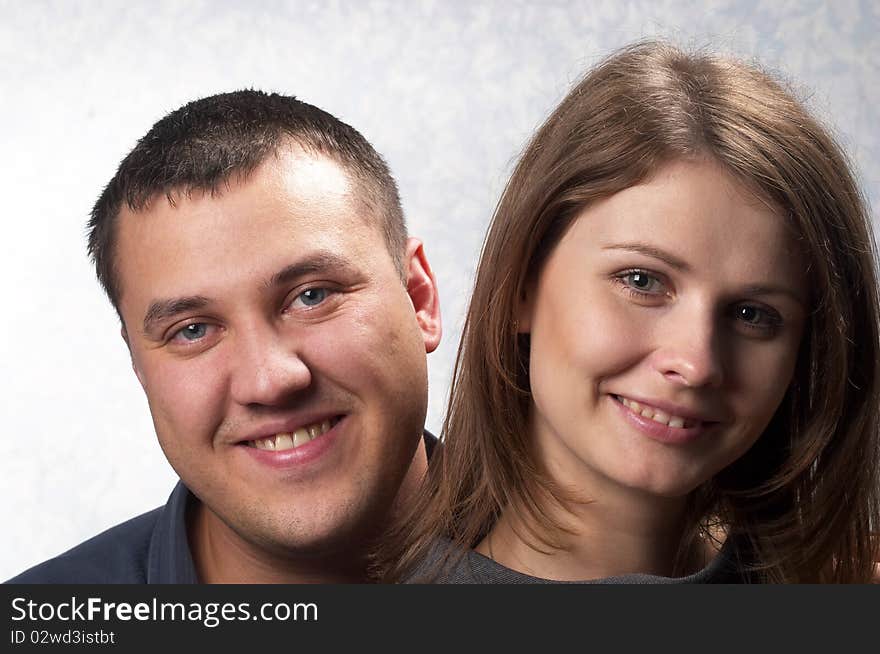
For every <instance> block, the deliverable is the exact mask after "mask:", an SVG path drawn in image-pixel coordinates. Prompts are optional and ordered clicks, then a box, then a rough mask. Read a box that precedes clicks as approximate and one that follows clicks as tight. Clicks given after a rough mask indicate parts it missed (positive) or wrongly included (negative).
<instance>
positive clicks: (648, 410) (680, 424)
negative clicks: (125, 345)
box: [617, 395, 694, 429]
mask: <svg viewBox="0 0 880 654" xmlns="http://www.w3.org/2000/svg"><path fill="white" fill-rule="evenodd" d="M617 397H618V399H620V402H621V404H623V406H625V407H626V408H627V409H629V410H630V411H633V412H635V413H638V414H639V415H641V416H642V417H644V418H650V419H651V420H653V421H654V422H659V423H660V424H661V425H667V426H669V427H677V428H678V429H682V428H684V427H692V426H693V425H694V421H692V420H687V419H685V418H682V417H680V416H673V415H669V414H668V413H664V412H663V411H661V410H660V409H655V408H654V407H652V406H648V405H647V404H639V403H638V402H636V401H635V400H628V399H626V398H625V397H622V396H620V395H618V396H617Z"/></svg>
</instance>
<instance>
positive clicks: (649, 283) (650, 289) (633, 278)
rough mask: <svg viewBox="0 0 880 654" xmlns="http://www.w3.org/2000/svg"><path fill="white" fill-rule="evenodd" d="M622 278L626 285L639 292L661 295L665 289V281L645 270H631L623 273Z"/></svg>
mask: <svg viewBox="0 0 880 654" xmlns="http://www.w3.org/2000/svg"><path fill="white" fill-rule="evenodd" d="M620 279H621V280H622V281H623V283H624V284H625V285H626V286H628V287H629V288H631V289H632V290H634V291H638V292H639V293H647V294H649V295H659V294H660V293H662V292H663V290H664V287H663V282H661V281H660V280H659V279H658V278H657V277H656V276H655V275H652V274H650V273H648V272H645V271H644V270H631V271H629V272H627V273H624V274H623V275H621V277H620Z"/></svg>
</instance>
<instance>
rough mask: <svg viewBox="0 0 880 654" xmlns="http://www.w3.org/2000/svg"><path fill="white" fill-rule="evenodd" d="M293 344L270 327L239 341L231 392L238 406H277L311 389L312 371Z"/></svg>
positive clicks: (257, 329)
mask: <svg viewBox="0 0 880 654" xmlns="http://www.w3.org/2000/svg"><path fill="white" fill-rule="evenodd" d="M291 341H292V339H290V338H289V336H288V337H285V335H283V334H281V333H279V332H278V331H277V330H275V329H273V328H272V327H270V326H261V327H258V328H253V329H249V330H247V333H244V334H241V335H240V336H239V338H237V339H236V343H235V345H236V352H235V355H234V364H233V372H232V380H231V389H230V390H231V393H232V397H233V399H234V400H235V401H236V402H237V403H239V404H242V405H265V406H277V405H280V404H283V403H284V402H285V401H287V400H289V398H290V397H291V396H292V395H295V394H296V393H298V392H300V391H302V390H304V389H306V388H308V387H309V386H310V385H311V383H312V373H311V370H310V369H309V367H308V366H307V365H306V363H305V362H304V361H303V359H302V358H301V352H300V351H299V349H298V348H299V346H298V345H297V344H296V343H294V342H291Z"/></svg>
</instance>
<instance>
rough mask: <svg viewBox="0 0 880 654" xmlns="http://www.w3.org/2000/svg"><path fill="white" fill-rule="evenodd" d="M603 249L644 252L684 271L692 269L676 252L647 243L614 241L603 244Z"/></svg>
mask: <svg viewBox="0 0 880 654" xmlns="http://www.w3.org/2000/svg"><path fill="white" fill-rule="evenodd" d="M602 249H603V250H629V251H630V252H637V253H639V254H644V255H645V256H646V257H652V258H654V259H659V260H660V261H662V262H664V263H666V264H668V265H670V266H672V267H673V268H675V269H676V270H681V271H682V272H688V271H690V269H691V267H690V265H688V264H687V263H685V262H684V261H682V260H681V259H679V258H678V257H676V256H675V255H674V254H670V253H669V252H667V251H666V250H662V249H660V248H658V247H655V246H653V245H648V244H647V243H612V244H610V245H603V246H602Z"/></svg>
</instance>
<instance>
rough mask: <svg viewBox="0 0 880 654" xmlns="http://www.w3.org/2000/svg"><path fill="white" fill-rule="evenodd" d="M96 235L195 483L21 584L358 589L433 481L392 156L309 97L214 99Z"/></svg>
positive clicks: (141, 151)
mask: <svg viewBox="0 0 880 654" xmlns="http://www.w3.org/2000/svg"><path fill="white" fill-rule="evenodd" d="M90 230H91V231H90V236H89V251H90V254H91V256H92V258H93V259H94V262H95V265H96V268H97V274H98V278H99V280H100V281H101V283H102V285H103V286H104V288H105V290H106V292H107V294H108V296H109V298H110V300H111V302H112V303H113V305H114V307H115V308H116V311H117V312H118V314H119V316H120V319H121V322H122V337H123V339H124V340H125V342H126V344H127V346H128V349H129V352H130V353H131V361H132V366H133V368H134V372H135V374H136V375H137V377H138V380H139V381H140V383H141V385H142V386H143V388H144V391H145V392H146V395H147V399H148V401H149V405H150V411H151V414H152V417H153V423H154V425H155V428H156V433H157V435H158V438H159V443H160V445H161V447H162V449H163V451H164V453H165V455H166V456H167V458H168V461H169V462H170V463H171V465H172V467H173V468H174V470H175V471H176V472H177V474H178V475H179V477H180V479H181V483H179V484H178V486H177V487H176V489H175V490H174V492H173V493H172V495H171V497H170V499H169V501H168V504H166V505H165V507H163V508H160V509H157V510H155V511H153V512H151V513H147V514H145V515H142V516H140V517H137V518H135V519H133V520H130V521H129V522H126V523H124V524H122V525H119V526H117V527H114V528H112V529H110V530H109V531H107V532H104V533H103V534H101V535H99V536H97V537H95V538H93V539H91V540H90V541H87V542H85V543H83V544H81V545H79V546H78V547H76V548H74V549H73V550H71V551H69V552H67V553H65V554H62V555H61V556H59V557H57V558H55V559H52V560H50V561H47V562H45V563H43V564H41V565H38V566H36V567H35V568H32V569H31V570H29V571H27V572H25V573H23V574H22V575H20V576H18V577H16V578H14V579H12V580H11V581H12V582H13V583H104V582H119V583H195V582H203V583H213V582H224V583H240V582H246V583H276V582H278V583H302V582H358V581H365V580H366V579H367V573H366V563H367V553H368V550H369V546H370V544H371V542H372V541H374V539H375V538H376V537H377V536H378V535H380V534H381V531H382V528H383V526H384V525H385V524H386V522H387V520H388V518H389V516H390V514H391V513H392V512H393V508H394V504H395V501H398V502H400V501H405V499H406V497H407V496H408V495H409V494H411V493H412V491H413V490H414V489H415V488H416V487H417V485H418V484H419V483H420V481H421V478H422V476H423V474H424V472H425V470H426V465H427V450H428V449H429V448H430V445H431V443H432V442H433V437H431V436H430V435H423V425H424V419H425V413H426V407H427V372H426V360H425V353H426V352H431V351H433V350H434V349H435V348H436V347H437V345H438V343H439V339H440V331H441V329H440V314H439V308H438V295H437V288H436V284H435V281H434V277H433V273H432V272H431V269H430V267H429V265H428V262H427V260H426V258H425V253H424V250H423V248H422V245H421V244H420V242H419V241H418V240H416V239H413V238H409V239H408V238H407V237H406V231H405V226H404V220H403V215H402V212H401V208H400V201H399V199H398V194H397V189H396V185H395V183H394V181H393V179H392V177H391V175H390V173H389V171H388V169H387V167H386V165H385V163H384V161H383V160H382V159H381V157H380V156H379V155H378V154H377V153H376V152H375V150H374V149H373V148H372V147H371V146H370V145H369V143H367V141H366V140H365V139H364V138H363V137H362V136H361V135H360V134H359V133H358V132H356V131H355V130H354V129H352V128H351V127H349V126H348V125H346V124H344V123H342V122H340V121H339V120H338V119H336V118H334V117H333V116H331V115H329V114H327V113H326V112H324V111H321V110H320V109H317V108H316V107H313V106H310V105H308V104H305V103H303V102H300V101H298V100H296V99H295V98H292V97H285V96H280V95H275V94H272V95H268V94H264V93H261V92H258V91H239V92H235V93H228V94H222V95H217V96H213V97H209V98H205V99H202V100H198V101H195V102H192V103H190V104H188V105H186V106H184V107H182V108H180V109H178V110H176V111H174V112H172V113H171V114H169V115H168V116H166V117H165V118H163V119H162V120H160V121H159V122H158V123H156V124H155V125H154V126H153V128H152V129H151V130H150V131H149V132H148V133H147V135H146V136H145V137H144V138H143V139H141V141H139V142H138V144H137V146H136V147H135V148H134V150H133V151H132V152H131V153H130V154H129V155H128V156H127V157H126V158H125V159H124V160H123V162H122V163H121V164H120V166H119V169H118V171H117V172H116V175H115V176H114V177H113V179H112V180H111V181H110V183H109V184H108V186H107V188H106V189H105V190H104V192H103V194H102V195H101V197H100V199H99V200H98V202H97V203H96V205H95V207H94V209H93V211H92V218H91V221H90ZM426 444H427V445H426ZM395 498H397V500H395Z"/></svg>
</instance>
